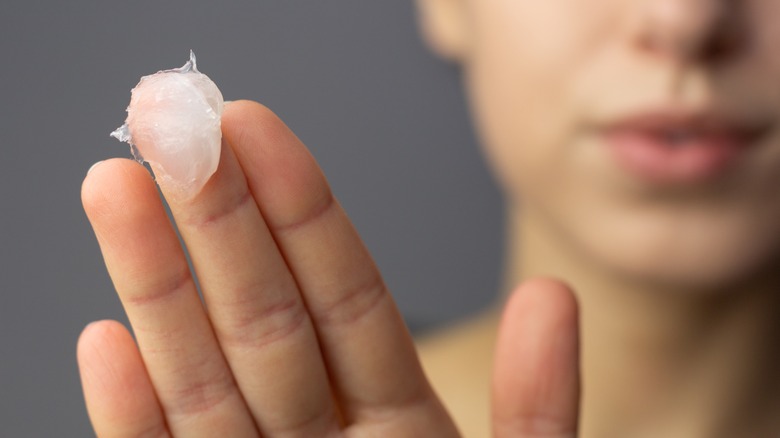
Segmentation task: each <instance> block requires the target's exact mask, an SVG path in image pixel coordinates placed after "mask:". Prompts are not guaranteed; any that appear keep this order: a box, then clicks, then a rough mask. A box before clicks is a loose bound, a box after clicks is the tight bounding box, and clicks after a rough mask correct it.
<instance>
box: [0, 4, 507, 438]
mask: <svg viewBox="0 0 780 438" xmlns="http://www.w3.org/2000/svg"><path fill="white" fill-rule="evenodd" d="M190 48H192V49H195V52H196V54H197V55H198V60H199V65H200V67H201V70H202V71H204V72H205V73H207V74H208V75H210V76H211V78H212V79H214V80H215V82H216V83H217V84H218V85H219V86H220V88H221V89H222V92H223V94H224V95H225V97H226V99H238V98H248V99H255V100H259V101H261V102H263V103H265V104H266V105H268V106H269V107H271V108H272V109H274V110H275V111H276V112H277V113H278V114H279V115H280V116H281V117H282V118H283V119H284V120H285V121H286V122H287V123H288V124H289V125H290V126H291V127H292V128H293V130H294V131H295V132H296V133H297V134H298V135H299V136H300V137H301V138H302V139H303V141H304V142H305V143H306V144H307V145H308V146H309V148H310V149H312V151H313V153H314V155H315V156H316V157H317V159H318V160H319V161H320V163H321V165H322V167H323V168H324V170H325V172H326V174H327V175H328V177H329V179H330V181H331V183H332V185H333V188H334V191H335V192H336V195H337V196H338V197H339V199H340V200H341V202H342V203H343V205H344V206H345V208H346V209H347V211H348V213H349V214H350V216H351V217H352V219H353V221H354V222H355V224H356V226H357V228H358V229H359V231H360V232H361V234H362V235H363V237H364V239H365V241H366V242H367V244H368V246H369V247H370V249H371V250H372V252H373V254H374V256H375V258H376V260H377V262H378V263H379V265H380V267H381V269H382V271H383V273H384V275H385V278H386V280H387V282H388V284H389V285H390V287H391V290H392V291H393V293H394V294H395V296H396V297H397V300H398V302H399V305H400V307H401V309H402V311H403V313H404V315H405V317H406V318H407V320H408V322H409V324H410V325H411V326H412V328H413V329H414V330H415V331H416V332H418V333H419V332H420V331H423V330H426V329H429V328H431V327H436V326H438V325H441V324H443V323H446V322H448V321H452V320H453V319H455V318H458V317H461V316H464V315H466V314H468V313H470V312H473V311H476V310H478V309H479V308H480V307H483V306H485V305H486V304H487V303H488V302H489V301H490V300H491V299H492V298H493V297H494V296H495V291H496V290H497V287H498V283H499V281H498V279H499V273H500V268H501V266H500V256H501V251H502V244H501V232H502V230H501V227H502V218H501V204H500V196H499V194H498V193H497V191H496V189H495V188H494V186H493V181H492V180H491V177H490V176H489V174H488V172H487V170H486V169H485V166H484V161H483V159H482V157H481V155H480V153H479V151H478V148H477V147H476V146H475V140H474V135H473V132H472V128H471V125H470V123H469V119H468V115H467V112H466V107H465V103H464V97H463V93H462V92H461V89H460V79H459V73H458V71H457V69H456V68H455V67H453V66H450V65H447V64H445V63H443V62H441V61H439V60H437V59H435V58H434V57H433V56H432V55H431V54H430V53H428V52H427V51H426V49H425V48H424V47H423V45H422V43H421V41H420V39H419V36H418V32H417V29H416V25H415V21H414V10H413V4H412V2H411V0H402V1H381V2H376V1H373V2H371V1H365V0H330V1H302V0H264V1H258V0H255V1H248V0H244V1H225V2H217V1H208V2H207V1H198V2H192V1H184V0H178V1H150V0H147V1H129V2H128V1H126V2H111V1H92V2H89V1H83V0H72V1H48V2H41V1H19V0H17V1H14V2H9V1H7V0H6V1H4V2H2V5H0V133H2V144H1V145H0V147H2V171H0V201H2V204H0V205H2V214H0V280H1V282H0V291H1V292H2V293H0V348H1V350H0V354H2V356H1V357H0V436H2V437H6V436H8V437H10V436H14V437H15V436H33V437H37V436H40V437H53V436H67V437H71V436H72V437H77V436H87V435H90V434H91V433H92V432H91V429H90V427H89V423H88V419H87V416H86V412H85V409H84V407H83V401H82V396H81V392H80V386H79V385H80V384H79V380H78V373H77V368H76V360H75V344H76V339H77V336H78V334H79V332H80V330H81V329H82V327H83V326H84V325H85V324H87V323H88V322H89V321H92V320H96V319H102V318H114V319H119V320H122V321H125V320H124V316H123V314H122V311H121V307H120V304H119V301H118V300H117V298H116V296H115V294H114V292H113V288H112V286H111V283H110V280H109V278H108V276H107V274H106V272H105V269H104V267H103V265H102V261H101V258H100V254H99V251H98V247H97V244H96V242H95V240H94V237H93V235H92V231H91V229H90V228H89V224H88V223H87V221H86V218H85V215H84V213H83V212H82V209H81V204H80V200H79V186H80V184H81V180H82V178H83V175H84V174H85V172H86V170H87V169H88V168H89V166H90V165H91V164H92V163H93V162H95V161H97V160H100V159H105V158H108V157H114V156H124V157H129V150H128V148H127V146H126V145H124V144H120V143H118V142H116V141H114V140H113V139H111V138H109V137H108V133H109V132H110V131H111V130H113V129H114V128H115V127H117V126H118V125H120V124H121V123H122V121H123V120H124V117H125V113H124V109H125V107H126V105H127V103H128V100H129V97H130V93H129V92H130V88H132V87H133V86H134V85H135V83H136V82H137V80H138V78H139V77H140V76H141V75H143V74H148V73H152V72H154V71H157V70H159V69H163V68H171V67H178V66H180V65H181V64H183V63H184V61H186V59H187V54H188V50H189V49H190Z"/></svg>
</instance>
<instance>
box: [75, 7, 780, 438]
mask: <svg viewBox="0 0 780 438" xmlns="http://www.w3.org/2000/svg"><path fill="white" fill-rule="evenodd" d="M418 4H419V6H420V12H421V14H420V17H421V24H422V29H423V33H424V35H425V37H426V39H427V41H428V42H429V43H430V45H431V47H432V48H433V49H434V51H436V52H437V53H439V54H440V55H441V56H443V57H445V58H448V59H451V60H454V61H455V62H458V63H459V64H460V65H461V66H462V67H463V71H464V80H465V87H466V90H467V93H468V94H469V96H470V99H471V102H472V109H473V111H474V118H475V121H476V123H477V126H478V128H479V131H480V133H481V136H482V138H483V145H484V148H485V149H484V150H485V153H486V155H487V157H488V160H489V162H490V163H491V165H492V166H493V168H494V170H495V172H496V174H497V176H498V179H499V181H500V182H501V184H502V187H503V188H504V190H505V193H506V198H507V204H508V209H507V210H508V212H509V221H508V224H509V230H508V231H509V258H508V270H507V271H508V273H507V278H508V280H507V281H508V283H512V284H517V283H518V282H520V281H521V280H525V281H524V282H523V283H522V285H521V286H519V287H518V288H516V289H514V292H513V293H511V294H510V295H509V297H508V299H507V301H506V304H505V306H504V310H503V317H502V318H501V322H500V323H498V322H496V323H495V326H496V331H497V333H498V335H497V337H496V341H495V342H496V350H495V361H494V365H493V372H492V388H493V390H492V414H491V416H490V420H489V422H490V424H489V425H486V427H490V428H492V431H493V434H494V436H496V437H510V436H511V437H517V436H521V437H572V436H576V435H578V433H579V434H580V435H582V436H599V437H609V436H669V437H672V436H718V434H722V435H723V436H737V435H738V434H739V432H742V433H744V432H745V431H751V432H760V431H766V430H772V429H771V428H769V427H771V426H777V425H773V424H771V419H772V418H774V416H776V415H774V416H773V415H772V413H773V412H776V409H777V406H778V404H777V401H778V396H777V394H778V393H780V392H779V391H774V388H772V387H770V386H768V385H766V384H765V383H766V382H774V381H778V379H777V377H778V376H777V372H776V371H774V370H777V369H780V360H778V359H777V357H775V356H773V355H772V354H764V355H763V356H761V355H760V352H766V351H774V349H773V348H771V346H772V345H773V344H775V343H776V342H775V340H776V339H777V336H778V334H780V330H777V328H776V324H772V321H776V320H778V318H777V316H778V315H776V311H775V310H774V309H777V308H778V306H777V304H780V303H778V302H777V301H778V297H777V295H778V294H776V293H774V292H773V291H776V290H777V289H778V285H779V284H780V279H778V278H777V277H776V274H772V273H773V272H778V271H777V269H775V270H772V269H771V268H773V267H774V268H776V266H777V257H776V255H777V254H778V250H779V249H780V228H778V227H777V226H776V224H777V223H778V221H779V220H780V194H778V192H777V190H776V187H778V184H780V171H778V170H780V141H778V138H777V135H778V134H777V129H776V122H777V118H778V116H780V95H778V90H777V87H776V86H775V85H774V82H773V81H774V80H775V78H777V77H780V75H778V73H780V71H778V70H780V62H779V60H778V58H777V57H776V56H774V55H773V53H772V50H773V49H774V48H776V47H778V44H780V34H778V33H776V31H774V28H775V27H776V26H775V25H774V24H773V22H776V19H777V18H778V17H780V6H778V5H776V4H775V2H773V1H772V0H754V1H745V2H737V1H725V0H724V1H715V0H696V1H694V0H687V1H683V0H677V1H674V0H637V1H634V2H625V1H619V0H590V1H582V2H568V1H565V0H551V1H547V2H531V1H508V0H419V3H418ZM724 29H725V30H726V31H727V32H726V31H724ZM724 32H725V33H724ZM735 35H736V37H735ZM724 41H726V42H733V41H738V42H739V44H731V43H729V44H723V42H724ZM723 47H727V48H728V49H727V50H726V49H724V48H723ZM661 104H668V105H688V106H697V105H718V106H719V107H722V108H725V109H727V110H728V111H730V112H732V113H734V114H740V115H743V116H745V117H756V118H767V119H768V120H770V121H771V123H772V131H771V135H769V136H768V137H767V138H766V140H765V141H766V145H764V146H762V147H761V148H757V149H756V152H755V153H754V154H752V155H750V156H749V157H747V158H746V159H745V160H744V162H743V163H741V164H740V167H738V168H737V169H736V171H735V172H734V174H733V176H732V177H731V178H729V179H727V180H726V181H721V182H719V183H717V184H705V185H702V186H697V187H695V189H692V188H690V187H685V188H680V187H669V186H658V185H654V184H647V183H645V182H642V181H638V180H636V179H635V178H632V177H631V176H630V175H628V174H626V173H625V172H624V171H622V170H621V169H620V168H619V167H618V166H617V165H616V164H615V163H614V162H613V161H612V160H611V158H610V157H609V156H608V154H606V152H605V151H604V148H603V147H602V145H601V144H600V141H601V140H600V137H599V134H598V133H599V129H600V127H601V126H602V124H605V123H609V122H611V121H613V119H615V118H619V117H623V116H625V115H626V114H628V113H630V112H633V111H638V110H641V109H642V108H645V107H646V106H650V105H661ZM222 129H223V146H222V147H223V150H222V159H221V162H220V165H219V168H218V170H217V173H216V174H215V175H214V176H213V177H212V178H211V180H210V181H209V182H208V183H207V184H206V186H205V187H204V189H203V190H202V191H201V192H200V193H198V194H197V195H196V196H195V197H194V198H192V199H189V200H186V201H182V200H178V201H177V200H175V199H173V198H171V197H169V196H167V195H168V191H167V188H166V187H164V186H163V187H161V188H162V191H163V194H164V195H166V197H168V199H169V202H170V206H171V210H172V212H173V216H174V219H175V220H176V222H177V224H178V227H179V230H180V232H181V234H182V237H183V239H184V242H185V244H186V246H187V249H188V250H189V252H190V254H191V257H192V261H193V266H194V268H195V272H194V273H190V272H189V271H188V269H187V264H186V260H185V258H184V253H183V250H182V248H181V247H180V246H179V242H178V239H177V238H176V235H175V233H174V231H173V228H172V225H171V224H170V222H169V221H168V219H167V217H166V215H165V211H164V209H163V205H162V202H161V200H160V199H159V197H158V196H157V193H156V189H155V186H154V182H153V181H152V179H151V178H150V177H149V175H148V174H147V173H146V171H145V170H144V168H143V167H141V166H140V165H138V164H137V163H135V162H133V161H131V160H123V159H114V160H108V161H106V162H102V163H100V164H99V165H98V166H96V167H94V168H93V169H92V170H91V171H90V172H89V174H88V175H87V177H86V179H85V181H84V185H83V189H82V200H83V204H84V208H85V210H86V212H87V215H88V217H89V220H90V222H91V223H92V226H93V228H94V230H95V234H96V236H97V239H98V242H99V243H100V247H101V250H102V252H103V256H104V259H105V261H106V266H107V268H108V271H109V273H110V275H111V278H112V280H113V282H114V285H115V287H116V290H117V293H118V295H119V297H120V299H121V300H122V303H123V305H124V307H125V310H126V312H127V314H128V317H129V320H130V323H131V325H132V328H133V331H134V333H135V336H136V339H137V344H136V342H134V341H133V339H132V337H131V336H130V334H129V332H128V331H127V329H125V328H124V327H122V326H121V325H120V324H118V323H116V322H112V321H100V322H97V323H93V324H92V325H90V326H88V327H87V328H86V329H85V330H84V332H83V333H82V336H81V338H80V340H79V344H78V359H79V367H80V370H81V376H82V383H83V387H84V393H85V398H86V402H87V408H88V411H89V415H90V419H91V421H92V424H93V426H94V428H95V431H96V433H97V435H98V436H101V437H104V436H105V437H113V436H215V435H218V434H221V435H223V436H231V437H232V436H236V437H240V436H265V437H278V436H285V437H286V436H303V437H306V436H341V435H349V436H392V437H396V436H457V435H458V431H457V430H456V427H455V423H453V420H452V419H451V417H450V415H448V413H447V411H446V410H445V408H444V405H443V404H442V402H441V401H440V400H439V399H438V398H437V396H436V393H435V392H434V390H433V389H432V386H431V384H430V383H429V382H428V381H427V379H426V376H425V374H424V373H423V371H422V368H421V365H420V361H419V359H418V357H417V354H416V351H415V347H414V344H413V342H412V339H411V337H410V336H409V333H408V331H407V329H406V328H405V326H404V324H403V321H402V319H401V317H400V316H399V313H398V310H397V309H396V307H395V305H394V303H393V301H392V298H391V297H390V295H389V293H388V292H387V290H386V287H385V286H384V283H383V282H382V280H381V276H380V274H379V272H378V270H377V268H376V266H375V265H374V263H373V261H372V260H371V257H370V255H369V254H368V252H367V251H366V249H365V247H364V246H363V244H362V242H361V241H360V238H359V236H358V235H357V234H356V232H355V230H354V228H353V227H352V226H351V224H350V223H349V220H348V219H347V217H346V215H345V213H344V211H343V210H342V209H341V207H340V206H339V204H338V202H337V201H335V199H334V197H333V195H332V193H331V192H330V189H329V188H328V185H327V182H326V180H325V178H324V176H323V175H322V172H321V171H320V170H319V168H318V166H317V164H316V163H315V162H314V160H313V158H312V157H311V155H310V154H309V153H308V151H307V150H306V148H305V146H304V145H303V144H302V143H301V142H300V141H299V140H298V139H297V138H296V137H295V135H294V134H293V133H292V132H291V131H290V130H289V129H288V128H287V127H286V126H285V125H284V123H283V122H282V121H281V120H279V118H278V117H276V116H275V115H274V114H273V113H272V112H271V111H270V110H268V109H267V108H265V107H263V106H261V105H259V104H256V103H252V102H246V101H239V102H234V103H232V104H230V105H228V106H227V107H226V109H225V113H224V115H223V121H222ZM521 200H522V203H521ZM521 204H522V209H521V208H520V205H521ZM193 275H195V276H197V278H198V281H199V282H200V285H201V288H202V292H203V296H204V300H205V304H206V306H205V307H204V306H203V305H202V304H201V302H200V300H199V297H198V295H197V291H196V289H195V286H194V283H193ZM547 277H555V278H563V279H566V282H567V283H563V282H561V281H558V280H553V279H551V278H547ZM526 279H528V280H526ZM567 284H569V285H571V286H573V289H576V292H577V294H576V298H575V295H574V293H573V292H572V287H570V286H567ZM580 314H581V316H582V324H580ZM496 320H497V318H496ZM489 324H493V323H492V322H491V323H489ZM580 326H581V331H582V345H581V346H580V334H579V333H580ZM486 341H487V340H486ZM377 346H381V348H377ZM634 346H641V348H639V349H638V348H636V347H634ZM580 353H582V366H580ZM744 358H748V359H749V360H743V359H744ZM490 359H491V358H490V357H481V358H477V359H475V360H482V361H484V362H485V363H490ZM776 365H777V366H776ZM691 376H694V377H691ZM581 385H582V386H583V387H584V388H586V391H584V392H583V399H582V405H581V406H582V407H583V410H582V412H580V386H581ZM762 390H764V391H763V392H762ZM756 404H757V405H758V406H761V408H760V409H751V407H754V406H755V405H756ZM454 414H455V417H456V418H457V415H458V414H459V413H458V412H454ZM764 428H766V429H764ZM484 433H487V431H484V432H483V434H484ZM643 434H644V435H643ZM748 435H749V436H756V433H752V434H748ZM758 436H760V435H758Z"/></svg>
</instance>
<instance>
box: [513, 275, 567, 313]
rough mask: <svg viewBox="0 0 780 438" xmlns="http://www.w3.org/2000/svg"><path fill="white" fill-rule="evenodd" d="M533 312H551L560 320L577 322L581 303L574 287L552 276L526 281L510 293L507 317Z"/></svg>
mask: <svg viewBox="0 0 780 438" xmlns="http://www.w3.org/2000/svg"><path fill="white" fill-rule="evenodd" d="M531 313H535V314H538V313H544V314H549V315H551V316H554V317H555V318H556V319H559V320H563V321H571V322H573V323H577V322H578V319H579V303H578V301H577V296H576V294H575V293H574V289H573V288H572V287H571V286H569V285H568V284H567V283H566V282H564V281H562V280H558V279H556V278H552V277H536V278H532V279H528V280H526V281H524V282H523V283H521V284H520V285H519V286H517V287H516V288H515V290H514V291H513V292H512V294H511V295H510V297H509V300H508V301H507V305H506V310H505V312H504V314H505V317H506V316H508V317H510V318H518V317H520V318H522V317H524V316H526V315H528V314H531ZM512 315H515V316H512Z"/></svg>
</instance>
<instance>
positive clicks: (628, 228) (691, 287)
mask: <svg viewBox="0 0 780 438" xmlns="http://www.w3.org/2000/svg"><path fill="white" fill-rule="evenodd" d="M717 222H718V221H713V220H710V221H709V222H708V221H707V220H704V219H702V220H699V221H695V222H694V221H692V222H691V223H690V225H691V226H685V225H686V224H685V221H679V222H678V223H675V222H674V221H667V222H662V221H656V222H655V223H650V224H647V225H646V226H644V227H643V226H642V225H641V224H637V223H634V224H633V226H632V224H631V223H630V222H624V223H623V225H617V224H616V226H614V227H611V228H609V229H602V230H598V231H597V232H595V233H594V232H593V231H594V230H593V229H591V230H589V232H588V233H587V234H588V235H586V236H581V237H582V239H580V240H581V244H584V245H585V249H586V251H588V252H590V253H591V254H592V256H593V258H594V259H596V260H600V261H601V263H602V265H605V266H607V267H608V269H609V270H611V271H613V272H614V273H615V274H616V275H620V276H623V277H626V278H630V279H633V280H634V281H639V282H641V283H643V284H647V285H649V286H651V287H653V288H656V289H657V288H662V289H665V290H669V291H683V292H687V293H728V292H735V291H737V290H739V289H742V288H745V287H748V285H751V284H755V283H756V282H761V281H764V280H762V279H763V278H765V276H766V275H767V274H769V275H777V274H776V272H777V267H778V264H779V263H780V235H779V234H778V228H777V227H772V228H773V229H771V230H769V229H766V230H762V229H761V228H760V227H756V226H755V224H730V225H732V226H724V224H723V223H717ZM580 231H585V230H580ZM760 231H766V232H760ZM772 233H774V234H772ZM605 235H607V236H609V238H607V239H604V238H603V236H605ZM600 237H601V238H600ZM773 273H775V274H773Z"/></svg>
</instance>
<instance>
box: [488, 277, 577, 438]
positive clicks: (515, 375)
mask: <svg viewBox="0 0 780 438" xmlns="http://www.w3.org/2000/svg"><path fill="white" fill-rule="evenodd" d="M578 314H579V312H578V306H577V300H576V298H575V297H574V294H573V293H572V291H571V289H570V288H569V287H567V286H566V285H564V284H563V283H561V282H559V281H555V280H550V279H535V280H530V281H527V282H525V283H523V284H522V285H521V286H520V287H519V288H518V289H517V290H516V291H515V292H514V293H513V294H512V296H511V297H510V298H509V301H508V302H507V304H506V308H505V309H504V315H503V318H502V321H501V326H500V329H499V333H498V342H497V345H496V356H495V365H494V370H493V393H492V396H493V397H492V404H493V406H492V408H493V413H492V414H493V435H494V436H495V437H496V438H503V437H528V438H535V437H545V438H551V437H561V438H563V437H574V436H576V435H577V423H578V416H579V413H578V411H579V397H580V376H579V316H578Z"/></svg>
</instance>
